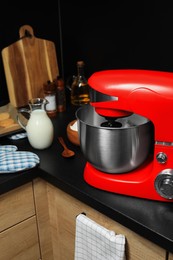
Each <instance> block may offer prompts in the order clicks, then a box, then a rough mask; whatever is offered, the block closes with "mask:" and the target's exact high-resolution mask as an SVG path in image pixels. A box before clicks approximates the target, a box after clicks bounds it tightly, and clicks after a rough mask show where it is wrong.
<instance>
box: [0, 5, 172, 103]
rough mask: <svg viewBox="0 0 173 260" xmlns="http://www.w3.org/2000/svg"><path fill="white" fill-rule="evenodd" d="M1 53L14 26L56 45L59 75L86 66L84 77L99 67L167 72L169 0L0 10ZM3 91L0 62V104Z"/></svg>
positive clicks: (169, 63) (66, 75)
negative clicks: (30, 30) (81, 63)
mask: <svg viewBox="0 0 173 260" xmlns="http://www.w3.org/2000/svg"><path fill="white" fill-rule="evenodd" d="M0 12H1V14H2V13H3V14H7V16H6V17H7V19H9V21H11V22H10V23H9V22H8V23H7V22H6V21H7V20H4V17H3V16H2V15H0V48H1V50H2V49H3V48H4V47H6V46H8V45H10V44H11V43H14V42H15V41H16V40H18V30H19V27H20V26H22V25H24V24H29V25H31V26H32V27H33V28H34V32H35V36H37V37H39V38H44V39H48V40H52V41H54V42H55V44H56V48H57V58H58V63H59V68H60V73H61V75H62V76H63V77H64V78H65V80H66V81H67V79H69V78H71V76H72V75H74V74H75V73H76V61H77V60H79V59H82V60H84V61H85V63H86V67H85V71H86V76H87V77H89V76H90V75H91V74H92V73H93V72H95V71H98V70H103V69H119V68H141V69H154V70H165V71H173V15H172V14H173V7H172V5H171V1H161V0H159V1H154V0H145V1H139V0H138V1H137V0H136V1H135V0H131V1H130V0H120V1H113V0H112V1H111V0H107V1H106V0H104V1H98V0H87V1H86V0H83V1H82V0H80V1H79V0H72V1H69V0H57V2H56V3H55V4H54V3H53V1H49V4H47V2H46V3H45V2H44V3H42V6H41V7H39V8H37V9H36V8H35V7H34V8H33V6H32V5H30V7H25V6H24V4H23V6H22V7H21V5H20V6H19V7H18V6H17V4H16V2H14V3H13V2H12V3H10V6H9V5H7V7H5V6H4V7H3V9H1V11H0ZM4 102H8V93H7V88H6V82H5V78H4V71H3V66H2V60H1V59H0V105H2V104H4Z"/></svg>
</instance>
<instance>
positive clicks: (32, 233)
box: [0, 216, 40, 260]
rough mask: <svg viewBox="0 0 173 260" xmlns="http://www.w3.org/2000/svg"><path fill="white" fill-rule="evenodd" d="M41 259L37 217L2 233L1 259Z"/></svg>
mask: <svg viewBox="0 0 173 260" xmlns="http://www.w3.org/2000/svg"><path fill="white" fill-rule="evenodd" d="M5 259H13V260H31V259H34V260H37V259H40V252H39V243H38V235H37V226H36V217H35V216H34V217H31V218H29V219H27V220H25V221H23V222H21V223H19V224H18V225H15V226H14V227H11V228H9V229H7V230H5V231H3V232H1V233H0V260H5Z"/></svg>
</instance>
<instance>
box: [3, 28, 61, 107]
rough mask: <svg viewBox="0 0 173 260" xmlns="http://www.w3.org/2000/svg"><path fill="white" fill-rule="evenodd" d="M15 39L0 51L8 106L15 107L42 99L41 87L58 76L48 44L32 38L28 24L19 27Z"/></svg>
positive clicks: (50, 42)
mask: <svg viewBox="0 0 173 260" xmlns="http://www.w3.org/2000/svg"><path fill="white" fill-rule="evenodd" d="M19 37H20V39H19V40H18V41H17V42H15V43H13V44H11V45H10V46H8V47H6V48H4V49H3V50H2V52H1V54H2V60H3V65H4V71H5V77H6V82H7V88H8V94H9V99H10V103H11V104H12V105H13V106H14V107H16V108H19V107H23V106H26V105H27V104H28V101H29V99H31V98H34V97H43V84H44V83H46V82H47V81H48V80H50V81H53V80H54V79H55V78H56V77H57V76H58V75H59V68H58V62H57V56H56V48H55V44H54V43H53V42H52V41H49V40H45V39H39V38H36V37H35V36H34V32H33V28H32V27H31V26H30V25H23V26H22V27H20V29H19Z"/></svg>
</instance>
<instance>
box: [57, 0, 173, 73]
mask: <svg viewBox="0 0 173 260" xmlns="http://www.w3.org/2000/svg"><path fill="white" fill-rule="evenodd" d="M60 3H61V19H62V22H61V25H62V41H63V61H64V74H65V77H68V76H69V75H70V74H74V73H75V72H76V67H75V65H76V61H77V60H79V59H83V60H84V61H85V63H86V70H87V71H86V72H87V75H88V76H89V75H90V74H91V73H93V72H95V71H97V70H103V69H119V68H140V69H154V70H165V71H173V6H172V4H171V1H159V0H157V1H153V0H149V1H148V0H145V1H139V0H138V1H134V0H121V1H110V0H107V1H106V0H104V1H97V0H95V1H94V0H92V1H91V0H88V1H78V0H73V1H68V0H60Z"/></svg>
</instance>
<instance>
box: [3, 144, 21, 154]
mask: <svg viewBox="0 0 173 260" xmlns="http://www.w3.org/2000/svg"><path fill="white" fill-rule="evenodd" d="M17 149H18V148H17V146H15V145H0V157H1V156H2V155H3V154H6V153H9V152H15V151H17Z"/></svg>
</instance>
